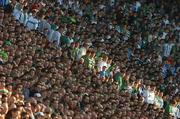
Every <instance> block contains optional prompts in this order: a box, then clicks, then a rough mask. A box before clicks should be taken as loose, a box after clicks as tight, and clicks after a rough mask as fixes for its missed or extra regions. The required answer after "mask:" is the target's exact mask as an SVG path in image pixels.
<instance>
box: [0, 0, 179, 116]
mask: <svg viewBox="0 0 180 119" xmlns="http://www.w3.org/2000/svg"><path fill="white" fill-rule="evenodd" d="M21 2H22V3H23V5H24V6H21V5H22V3H21V4H19V5H18V3H17V4H16V5H15V9H14V11H13V15H14V16H15V18H16V19H17V20H19V21H20V22H21V23H22V24H24V26H26V27H27V29H28V30H25V31H23V32H25V33H26V32H27V33H29V34H32V35H30V39H31V40H30V44H31V42H33V43H32V44H33V47H34V46H35V47H36V46H37V47H36V48H34V49H35V51H33V52H34V56H32V57H30V58H28V57H26V56H25V54H26V53H27V55H30V54H31V53H28V52H25V53H24V54H23V53H22V52H21V53H22V54H23V55H22V54H21V53H20V56H19V58H20V60H22V59H24V58H25V59H26V58H27V59H26V60H30V61H28V62H26V61H25V62H23V63H22V65H23V66H26V65H29V62H31V63H30V64H31V65H30V66H29V67H31V66H33V68H32V71H31V70H30V71H28V66H27V67H23V66H21V65H16V68H17V69H13V71H14V70H15V72H16V73H17V74H18V75H17V74H16V73H15V78H18V79H19V80H17V79H16V80H17V81H19V82H21V81H24V78H25V77H26V79H28V81H29V78H30V79H31V80H32V78H33V80H32V82H30V83H28V82H26V81H25V82H23V85H24V84H26V83H28V85H31V86H30V87H29V86H27V87H28V88H27V87H26V88H27V89H26V90H29V91H30V92H31V93H33V94H32V95H31V96H30V95H28V94H24V96H25V95H26V96H27V95H28V96H27V98H25V102H26V99H29V98H28V97H29V96H30V97H39V98H41V101H39V100H38V101H39V102H40V104H41V103H42V102H46V101H47V102H48V101H49V103H50V102H51V100H50V97H58V98H57V99H55V101H54V100H53V101H52V102H56V103H55V105H54V103H53V104H50V107H52V108H53V111H52V112H53V114H55V113H59V115H61V116H62V117H63V118H66V117H67V115H68V117H69V118H70V117H72V118H96V117H98V118H131V117H134V118H172V117H171V116H170V115H166V114H164V110H163V109H162V107H167V109H166V110H167V111H170V112H169V113H170V114H171V115H172V116H178V115H177V114H178V113H177V112H178V111H177V110H178V109H177V108H176V107H178V106H177V105H178V104H179V102H178V100H179V96H178V95H179V91H178V86H174V87H175V88H176V93H175V94H173V95H172V96H168V95H169V94H172V93H168V92H167V91H166V90H168V88H169V87H171V86H172V84H175V82H170V83H172V84H170V85H168V84H165V83H163V82H162V81H167V82H168V81H169V80H168V79H163V78H175V79H176V80H173V81H178V76H179V74H178V66H176V65H178V61H177V62H176V64H175V65H172V64H170V63H169V62H170V61H171V60H172V58H170V59H171V60H170V61H169V59H168V58H167V59H168V60H167V64H165V63H164V61H166V59H163V63H161V62H162V61H161V62H160V63H159V64H158V65H157V64H156V62H157V60H156V59H157V58H156V55H157V54H158V53H159V52H158V53H157V52H156V51H154V50H153V52H152V51H147V48H149V47H151V45H150V44H151V43H152V41H148V42H146V43H145V41H143V40H142V38H141V39H140V41H136V40H135V41H134V40H133V39H138V38H139V37H142V36H141V35H138V33H134V32H135V31H136V28H134V27H135V25H134V23H132V24H131V25H129V23H128V24H127V23H118V25H122V24H125V25H123V26H117V22H122V21H124V22H127V18H129V13H128V12H129V11H128V9H127V8H128V7H129V6H131V5H132V4H129V5H127V6H126V5H125V8H126V7H127V8H126V10H125V11H123V10H121V8H120V9H119V10H120V11H123V12H127V13H126V14H125V15H127V16H125V17H124V16H121V17H122V18H123V20H121V21H118V19H119V18H117V19H115V18H116V17H117V16H115V18H114V21H112V20H113V18H112V16H109V15H107V14H105V11H104V10H103V9H104V8H106V6H105V5H104V6H103V5H102V3H103V2H102V1H100V2H99V3H93V4H91V5H92V6H93V7H95V8H93V9H94V10H97V11H96V12H95V13H100V15H99V16H98V19H97V18H92V17H91V15H92V14H90V15H89V14H86V15H82V16H81V15H80V16H79V15H77V13H76V10H74V9H73V10H72V9H69V8H73V6H70V5H72V3H73V2H72V3H71V4H70V3H64V4H62V5H63V6H57V7H56V6H54V5H56V4H53V3H52V4H44V3H42V2H41V3H40V4H41V5H42V6H44V7H45V8H47V11H46V12H45V13H44V12H41V11H38V10H37V8H39V6H38V7H37V8H35V9H32V8H33V7H35V6H36V5H37V3H35V4H32V6H31V4H30V5H29V3H28V4H27V3H26V2H23V1H21ZM93 2H94V1H93ZM38 3H39V2H38ZM79 3H81V2H79ZM89 3H92V2H89ZM89 3H88V1H86V3H83V4H89ZM83 4H82V5H83ZM139 4H140V6H139V7H140V8H141V4H142V3H139ZM27 5H29V6H30V7H29V6H27ZM48 5H52V6H49V9H48ZM89 5H90V4H89ZM100 5H101V7H100V8H98V7H97V6H100ZM92 6H90V8H91V7H92ZM18 7H19V8H20V9H22V8H23V7H24V8H23V10H24V9H25V13H26V12H27V14H26V15H27V16H28V18H30V19H28V20H27V21H26V20H25V19H21V18H22V15H21V13H22V11H18V10H19V8H18ZM21 7H22V8H21ZM61 8H63V9H64V11H62V10H61ZM85 8H86V7H84V8H82V9H83V10H82V11H86V10H84V9H85ZM99 9H100V11H98V10H99ZM15 10H17V11H15ZM58 10H59V12H58V13H56V12H57V11H58ZM113 10H118V9H115V8H113ZM133 10H134V9H132V11H133ZM162 10H163V8H162ZM73 11H75V12H73ZM18 12H19V13H18ZM30 12H31V14H32V15H31V14H29V13H30ZM51 12H52V13H53V12H54V14H57V15H58V16H62V17H60V20H59V19H57V20H55V21H54V18H56V16H54V18H52V17H53V16H50V15H51ZM134 12H138V9H135V10H134ZM143 12H144V11H143ZM16 13H17V14H16ZM61 14H62V15H61ZM132 14H134V13H133V12H132ZM138 14H140V16H139V17H140V22H141V23H143V22H144V21H141V18H142V16H141V12H140V13H138ZM23 15H24V14H23ZM33 15H34V16H33ZM95 15H96V14H95ZM104 15H106V16H107V19H106V17H105V18H103V17H104ZM122 15H124V14H122ZM35 16H38V17H39V18H43V19H42V20H41V22H40V23H42V24H43V22H42V21H43V20H44V19H45V20H46V21H44V23H45V22H46V23H47V24H46V23H45V27H44V26H43V25H42V24H40V23H39V22H38V17H37V18H35ZM72 16H73V17H72ZM132 17H133V15H132ZM139 17H138V18H139ZM75 18H77V20H79V21H77V23H76V19H75ZM23 20H24V21H23ZM63 20H64V21H63ZM106 20H107V21H106ZM108 20H111V21H110V22H113V24H112V23H111V25H108V26H107V25H106V24H107V23H108ZM32 21H33V22H32ZM47 21H48V22H47ZM99 21H100V22H99ZM6 22H7V21H6ZM57 22H59V23H57ZM106 22H107V23H106ZM128 22H129V21H128ZM136 22H137V21H136ZM7 23H8V22H7ZM7 23H6V24H5V25H4V26H8V25H7ZM32 23H33V24H32ZM49 23H51V25H50V24H49ZM137 23H138V22H137ZM17 24H18V23H17ZM22 24H21V25H20V26H21V27H22V28H19V29H18V30H17V31H16V32H20V33H22V31H21V29H25V28H24V27H23V26H22ZM55 24H57V26H56V25H55ZM41 25H42V26H43V27H40V26H41ZM128 25H129V26H128ZM79 26H80V28H79ZM114 26H115V27H114ZM58 27H59V28H58ZM96 27H100V28H99V29H98V28H96ZM108 27H111V28H110V30H108ZM113 27H114V28H113ZM152 27H153V26H152ZM125 28H127V29H128V30H127V29H125ZM137 28H138V29H139V26H137ZM150 28H151V27H150ZM92 29H93V30H92ZM148 29H149V28H148ZM177 29H178V27H177ZM29 30H38V31H39V32H40V33H42V34H44V35H40V34H39V33H37V32H31V31H29ZM57 30H59V31H60V32H57ZM81 30H82V31H81ZM99 31H100V32H99ZM137 31H138V30H137ZM137 31H136V32H137ZM142 31H144V29H143V30H142ZM142 31H141V30H140V31H139V32H140V33H142V34H143V32H142ZM175 31H176V30H175ZM3 32H4V30H3ZM76 32H77V33H76ZM81 32H82V33H81ZM97 32H99V33H98V34H97ZM7 33H8V32H6V34H7ZM54 34H55V35H54ZM61 34H62V35H61ZM107 34H109V35H107ZM15 35H16V34H15ZM106 35H107V37H106ZM146 35H147V34H145V36H146ZM175 35H177V34H175ZM5 36H6V35H5ZM33 36H34V37H33ZM138 36H139V37H138ZM145 36H143V37H145ZM23 37H25V38H24V39H29V38H28V37H26V35H22V37H20V38H19V40H23ZM45 37H47V39H48V40H49V41H51V42H53V41H56V42H53V43H55V45H53V43H51V44H49V42H48V41H47V40H45V39H46V38H45ZM114 37H115V38H114ZM148 37H149V36H148ZM103 38H104V39H103ZM158 38H159V37H158ZM5 39H6V37H5ZM16 39H17V38H16ZM16 39H15V40H16ZM81 39H83V40H81ZM148 40H149V39H148ZM151 40H154V39H153V38H152V39H151ZM156 40H157V42H159V39H156ZM7 41H8V42H7ZM74 41H76V42H74ZM160 41H161V40H160ZM4 42H5V41H4ZM22 42H24V40H23V41H22ZM38 42H40V43H38ZM6 44H10V45H12V44H11V41H10V40H9V38H8V39H7V40H6ZM22 44H23V45H27V48H26V49H29V50H32V49H33V48H29V47H28V46H29V45H28V43H27V44H26V43H25V44H24V43H22ZM152 44H153V43H152ZM14 45H18V44H17V43H16V42H15V44H14ZM51 45H52V46H51ZM136 45H137V48H136ZM143 45H145V46H143ZM149 45H150V46H149ZM160 45H161V44H160ZM167 45H168V44H167ZM175 45H178V42H176V43H175ZM20 46H21V45H20ZM57 46H61V48H62V49H61V48H59V47H57ZM142 46H143V47H142ZM165 46H166V45H165ZM21 47H22V46H21ZM31 47H32V46H31ZM89 47H90V48H89ZM18 48H19V47H18ZM151 48H152V47H151ZM168 48H169V46H168ZM175 48H179V47H178V46H177V47H175ZM96 49H97V50H96ZM152 49H153V48H152ZM36 50H37V52H36ZM177 50H178V49H177ZM6 51H7V50H4V49H3V50H2V54H3V55H2V56H3V57H6V58H2V59H6V60H7V57H8V54H9V53H6ZM20 51H24V49H23V48H22V49H20ZM39 51H40V52H39ZM99 51H101V52H99ZM31 52H32V51H31ZM147 52H148V54H147ZM151 52H152V54H151ZM160 53H161V52H160ZM175 53H177V54H175ZM178 53H179V52H178V51H175V52H173V53H172V54H173V59H174V57H176V58H179V55H178ZM4 54H5V56H4ZM12 54H13V53H12ZM46 54H47V55H46ZM107 54H108V55H110V56H111V59H113V61H115V62H113V65H112V63H111V62H112V60H111V59H110V58H108V57H107ZM167 54H168V53H167ZM58 55H59V56H58ZM141 55H142V56H141ZM146 55H147V56H146ZM119 56H120V57H119ZM160 56H161V55H160ZM12 57H13V56H12ZM23 57H24V58H23ZM144 57H145V58H144ZM149 57H150V58H149ZM161 57H162V56H161ZM38 58H39V59H38ZM141 58H142V59H141ZM163 58H164V57H163ZM6 60H5V62H6ZM33 60H35V61H33ZM36 60H37V61H36ZM153 60H154V61H153ZM158 61H159V60H158ZM3 62H4V60H2V64H4V63H3ZM7 62H9V61H7ZM19 62H20V61H19ZM171 62H172V61H171ZM152 64H153V65H152ZM162 64H164V65H165V66H166V67H167V69H165V70H167V71H168V70H169V69H170V68H175V69H176V70H177V71H175V74H173V73H174V72H173V73H172V71H171V70H170V72H169V74H168V76H166V75H167V73H166V72H165V73H164V72H163V71H162V74H163V75H162V76H163V77H162V78H161V76H160V75H158V73H159V72H160V71H161V70H160V66H161V65H162ZM43 65H44V66H43ZM167 65H168V66H167ZM3 66H4V65H3ZM17 66H18V67H17ZM173 66H174V67H173ZM147 67H148V68H147ZM153 67H154V68H157V71H156V72H154V69H153V70H152V69H151V68H153ZM166 67H165V68H166ZM3 68H4V67H3ZM19 68H20V69H21V70H20V69H19ZM48 68H49V70H47V69H48ZM158 68H159V69H158ZM77 69H78V70H77ZM136 69H141V70H140V71H136ZM150 69H151V70H152V71H151V70H150ZM163 69H164V67H163ZM146 70H147V71H146ZM3 71H4V70H3ZM19 71H20V72H19ZM27 71H28V72H27ZM141 71H142V72H141ZM23 72H27V75H28V76H26V75H25V76H24V74H26V73H23ZM32 72H34V75H33V73H32ZM29 73H30V74H29ZM31 73H32V74H31ZM152 73H157V74H156V75H155V76H158V77H159V78H161V79H163V80H160V81H161V82H160V83H161V84H163V85H165V86H166V87H165V88H164V90H165V91H164V92H165V96H163V95H164V94H163V92H159V88H158V87H157V86H158V85H157V84H158V83H159V80H156V79H154V80H149V79H150V77H149V76H150V74H151V75H152ZM10 74H11V72H10ZM12 74H13V73H12ZM19 74H20V75H19ZM159 74H160V73H159ZM16 75H17V76H16ZM56 75H59V76H56ZM66 75H67V76H66ZM139 75H140V76H139ZM145 75H146V76H145ZM164 75H165V76H164ZM171 75H174V76H171ZM33 76H34V77H33ZM153 76H154V74H153ZM27 77H28V78H27ZM41 78H42V79H41ZM153 78H154V77H153ZM153 78H152V79H153ZM155 78H157V77H155ZM159 78H158V79H159ZM13 79H14V76H13ZM20 79H21V80H20ZM45 79H46V80H45ZM51 79H53V81H51ZM65 79H66V80H65ZM98 79H99V80H98ZM113 79H115V80H116V81H117V82H118V86H119V90H121V92H119V91H118V90H117V85H116V82H113ZM42 80H45V81H42ZM49 80H50V81H49ZM14 82H16V81H14ZM19 82H18V83H19ZM39 83H40V84H39ZM41 83H43V84H46V85H47V84H48V86H49V87H48V88H49V90H48V88H47V89H46V88H45V89H41V88H40V89H38V88H39V87H38V86H39V85H40V87H41ZM168 83H169V82H168ZM57 84H61V85H57ZM124 84H126V86H125V85H124ZM144 84H145V85H144ZM21 86H22V84H21ZM42 87H43V86H42ZM51 87H53V88H51ZM161 87H163V86H161ZM36 88H37V89H36ZM54 88H55V89H54ZM61 89H64V90H63V91H62V92H63V94H61V93H59V90H61ZM54 90H56V91H54ZM57 90H58V91H57ZM122 90H125V91H122ZM3 91H4V90H3ZM162 91H163V90H162ZM168 91H169V90H168ZM25 92H26V93H27V92H28V91H25ZM127 92H129V93H130V94H132V95H130V94H129V93H127ZM43 93H45V96H42V94H43ZM65 93H66V95H65ZM96 93H97V95H96ZM166 93H167V94H166ZM48 94H52V96H51V95H48ZM147 94H148V96H147ZM155 94H156V98H155ZM54 95H57V96H54ZM111 95H112V96H111ZM91 96H92V100H91V101H90V99H91ZM66 97H67V99H66ZM79 97H80V98H79ZM44 98H46V100H45V99H44ZM64 98H65V99H64ZM68 98H70V99H68ZM88 98H89V99H88ZM159 98H160V103H159V101H157V99H159ZM162 98H163V99H164V100H165V102H168V101H171V102H173V103H170V104H169V106H166V105H165V104H162V103H163V101H162ZM33 99H34V98H33ZM36 100H37V99H36ZM87 100H88V101H87ZM155 100H156V101H155ZM86 101H87V102H86ZM132 101H134V102H132ZM108 102H109V103H108ZM143 102H146V103H145V104H144V103H143ZM59 103H60V104H61V106H62V107H58V106H59V105H60V104H59ZM47 104H48V103H45V104H44V105H46V106H47ZM154 104H155V105H156V106H154ZM57 105H58V106H57ZM72 105H74V106H72ZM96 105H97V106H96ZM164 105H165V106H164ZM167 105H168V104H167ZM71 106H72V107H71ZM67 107H68V108H67ZM95 107H96V108H95ZM64 108H65V110H66V111H67V112H69V113H70V114H66V113H67V112H66V111H65V112H62V109H64ZM76 108H79V109H80V110H77V109H76ZM59 110H60V111H59ZM142 110H143V111H142ZM39 112H40V111H39ZM137 112H138V113H137ZM43 114H44V113H43V112H42V113H41V115H43ZM75 114H77V115H75ZM31 115H35V112H34V113H33V114H31ZM76 116H77V117H76ZM166 116H167V117H166Z"/></svg>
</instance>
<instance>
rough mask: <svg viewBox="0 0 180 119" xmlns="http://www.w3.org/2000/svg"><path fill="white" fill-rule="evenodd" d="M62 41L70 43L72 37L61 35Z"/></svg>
mask: <svg viewBox="0 0 180 119" xmlns="http://www.w3.org/2000/svg"><path fill="white" fill-rule="evenodd" d="M61 43H62V44H69V43H70V39H69V38H68V37H67V36H61Z"/></svg>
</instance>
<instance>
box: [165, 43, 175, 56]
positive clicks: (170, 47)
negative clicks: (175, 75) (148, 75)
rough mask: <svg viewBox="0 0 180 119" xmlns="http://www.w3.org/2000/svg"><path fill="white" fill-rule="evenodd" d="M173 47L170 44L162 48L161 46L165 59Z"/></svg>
mask: <svg viewBox="0 0 180 119" xmlns="http://www.w3.org/2000/svg"><path fill="white" fill-rule="evenodd" d="M173 46H174V44H173V43H171V44H168V43H166V44H164V46H163V55H164V56H165V57H168V56H169V55H170V54H171V50H172V48H173Z"/></svg>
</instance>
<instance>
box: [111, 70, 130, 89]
mask: <svg viewBox="0 0 180 119" xmlns="http://www.w3.org/2000/svg"><path fill="white" fill-rule="evenodd" d="M114 79H115V81H117V82H118V86H119V90H124V89H125V88H126V87H127V85H126V82H125V80H123V79H122V76H121V74H120V73H119V72H118V73H116V74H115V76H114Z"/></svg>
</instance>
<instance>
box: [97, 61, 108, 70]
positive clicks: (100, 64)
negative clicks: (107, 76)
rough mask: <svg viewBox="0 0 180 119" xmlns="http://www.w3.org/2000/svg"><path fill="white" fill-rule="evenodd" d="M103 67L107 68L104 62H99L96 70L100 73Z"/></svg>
mask: <svg viewBox="0 0 180 119" xmlns="http://www.w3.org/2000/svg"><path fill="white" fill-rule="evenodd" d="M103 66H106V67H107V63H106V62H105V61H99V62H98V64H97V67H98V70H99V71H102V68H103Z"/></svg>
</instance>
